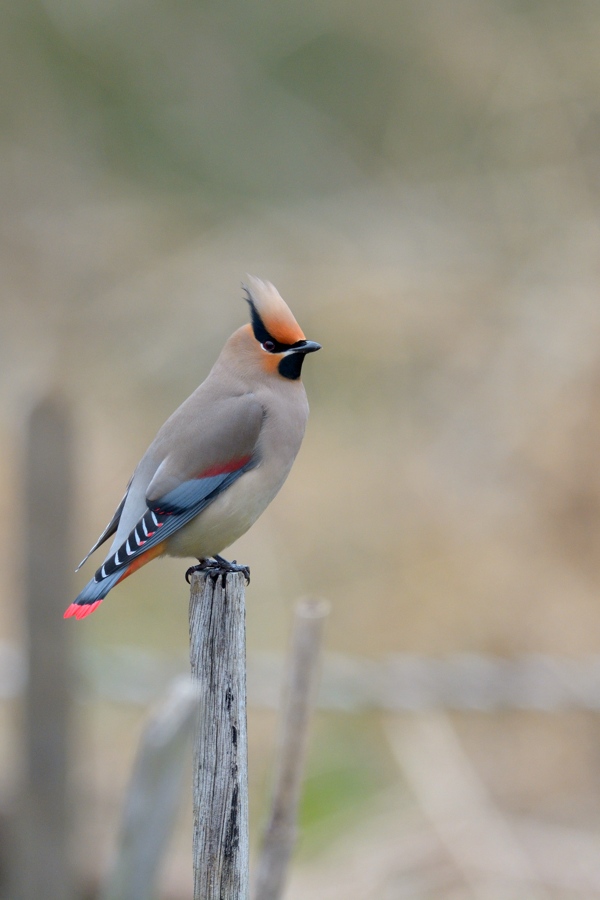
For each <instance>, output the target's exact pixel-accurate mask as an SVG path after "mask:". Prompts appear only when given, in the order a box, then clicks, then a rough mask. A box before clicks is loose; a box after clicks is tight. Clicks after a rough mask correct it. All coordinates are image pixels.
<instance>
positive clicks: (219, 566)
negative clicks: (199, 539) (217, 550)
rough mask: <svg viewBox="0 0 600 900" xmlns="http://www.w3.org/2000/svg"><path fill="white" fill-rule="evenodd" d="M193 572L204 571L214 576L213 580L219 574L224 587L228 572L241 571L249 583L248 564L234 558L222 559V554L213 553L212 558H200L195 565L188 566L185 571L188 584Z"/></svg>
mask: <svg viewBox="0 0 600 900" xmlns="http://www.w3.org/2000/svg"><path fill="white" fill-rule="evenodd" d="M194 572H205V573H206V574H207V575H209V576H210V577H211V578H214V579H215V581H216V580H217V578H219V576H221V579H222V580H221V584H222V586H223V587H225V582H226V580H227V576H228V575H229V573H230V572H241V573H242V575H243V576H244V578H245V579H246V584H250V568H249V566H243V565H241V564H240V563H238V562H237V560H235V559H234V560H232V562H229V560H227V559H223V557H222V556H217V555H215V556H214V558H213V559H201V560H200V562H199V563H198V565H197V566H190V568H189V569H188V570H187V572H186V573H185V580H186V581H187V583H188V584H189V583H190V578H191V577H192V574H193V573H194Z"/></svg>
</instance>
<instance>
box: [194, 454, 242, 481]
mask: <svg viewBox="0 0 600 900" xmlns="http://www.w3.org/2000/svg"><path fill="white" fill-rule="evenodd" d="M250 458H251V457H250V456H240V458H239V459H232V460H230V461H229V462H226V463H225V464H218V465H216V466H211V467H210V469H205V470H204V471H203V472H201V473H200V474H199V475H196V478H214V477H215V475H228V474H229V473H230V472H237V471H238V469H241V468H242V467H243V466H245V465H247V464H248V463H249V462H250Z"/></svg>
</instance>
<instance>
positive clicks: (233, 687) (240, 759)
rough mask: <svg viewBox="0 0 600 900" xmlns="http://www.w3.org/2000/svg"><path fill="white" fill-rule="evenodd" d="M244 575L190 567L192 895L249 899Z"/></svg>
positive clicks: (197, 898) (196, 898)
mask: <svg viewBox="0 0 600 900" xmlns="http://www.w3.org/2000/svg"><path fill="white" fill-rule="evenodd" d="M245 618H246V616H245V591H244V577H243V575H241V574H239V573H232V574H229V575H227V576H226V579H225V584H224V585H223V584H222V579H221V578H218V579H217V580H216V581H215V580H213V579H212V578H210V577H208V576H206V575H205V574H204V573H195V574H194V575H193V576H192V580H191V593H190V662H191V669H192V677H193V678H194V679H197V680H198V681H199V683H200V690H201V692H202V714H201V716H200V720H199V723H198V730H197V733H196V738H195V742H194V778H193V789H194V798H193V802H194V844H193V853H194V900H247V898H248V740H247V731H246V634H245V624H246V623H245Z"/></svg>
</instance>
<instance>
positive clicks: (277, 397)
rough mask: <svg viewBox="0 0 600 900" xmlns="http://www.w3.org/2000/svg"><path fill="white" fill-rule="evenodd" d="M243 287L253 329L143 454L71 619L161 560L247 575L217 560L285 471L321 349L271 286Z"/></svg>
mask: <svg viewBox="0 0 600 900" xmlns="http://www.w3.org/2000/svg"><path fill="white" fill-rule="evenodd" d="M243 287H244V291H245V294H246V300H247V301H248V304H249V306H250V319H251V322H250V324H249V325H244V326H242V328H239V329H238V330H237V331H235V332H234V333H233V334H232V335H231V337H230V338H229V340H228V341H227V342H226V344H225V346H224V347H223V350H222V351H221V354H220V356H219V357H218V359H217V361H216V363H215V364H214V366H213V368H212V369H211V371H210V373H209V375H208V377H207V378H206V380H205V381H204V382H203V383H202V384H201V385H200V387H199V388H197V389H196V390H195V391H194V393H193V394H192V395H191V396H190V397H188V399H187V400H186V401H185V402H184V403H182V405H181V406H180V407H179V409H177V410H176V411H175V412H174V413H173V415H172V416H171V417H170V418H169V419H167V421H166V422H165V424H164V425H163V426H162V428H161V429H160V431H159V432H158V434H157V435H156V437H155V439H154V441H153V442H152V444H151V445H150V447H149V448H148V450H147V451H146V453H145V454H144V456H143V457H142V459H141V461H140V463H139V464H138V466H137V468H136V470H135V472H134V473H133V476H132V478H131V481H130V482H129V485H128V486H127V490H126V491H125V496H124V497H123V499H122V500H121V502H120V503H119V505H118V507H117V510H116V512H115V514H114V516H113V517H112V519H111V520H110V522H109V523H108V525H107V526H106V528H105V529H104V531H103V532H102V534H101V535H100V537H99V538H98V540H97V541H96V543H95V544H94V546H93V547H92V549H91V550H90V552H89V553H88V554H87V556H86V557H85V558H84V559H83V561H82V562H81V563H80V565H79V567H78V568H80V567H81V566H82V565H83V563H84V562H85V561H86V560H87V558H88V557H89V556H90V554H92V553H93V552H94V551H95V550H97V549H98V547H100V546H101V544H103V543H104V542H105V541H106V540H107V539H108V538H109V537H112V535H114V539H113V542H112V545H111V548H110V550H109V552H108V555H107V557H106V559H105V560H104V562H103V563H102V565H101V566H100V568H99V569H98V571H97V572H96V574H95V575H94V577H93V578H92V579H91V581H89V582H88V584H87V585H86V586H85V587H84V589H83V590H82V591H81V593H80V594H79V596H78V597H77V599H76V600H75V602H74V603H72V604H71V605H70V606H69V608H68V609H67V611H66V612H65V618H69V617H71V616H74V617H75V618H77V619H82V618H84V617H85V616H87V615H89V614H90V613H91V612H93V611H94V610H95V609H96V608H97V607H98V606H99V604H100V603H101V602H102V600H103V599H104V597H106V595H107V594H108V592H109V591H110V590H111V588H113V587H114V586H115V585H116V584H119V582H121V581H123V579H125V578H127V577H128V576H129V575H131V574H132V573H133V572H135V571H136V570H137V569H139V568H140V567H141V566H143V565H145V564H146V563H147V562H150V560H152V559H154V558H155V557H157V556H163V555H168V556H182V557H185V556H191V557H195V558H196V559H197V560H198V561H199V563H200V565H199V566H197V567H195V568H201V569H205V570H207V571H208V572H209V573H211V574H213V575H220V574H223V573H226V572H228V571H243V572H244V573H245V574H246V575H248V570H247V568H246V567H244V566H238V565H237V564H235V563H229V562H227V560H224V559H223V558H222V557H221V556H219V554H220V553H221V551H222V550H224V549H225V548H226V547H228V546H229V545H230V544H232V543H233V542H234V541H235V540H237V538H239V537H240V536H241V535H242V534H244V533H245V532H246V531H247V530H248V529H249V528H250V526H251V525H252V524H253V523H254V522H255V521H256V519H257V518H258V517H259V516H260V514H261V513H262V512H263V510H265V509H266V507H267V506H268V505H269V503H270V502H271V500H272V499H273V497H274V496H275V494H276V493H277V492H278V490H279V488H280V487H281V486H282V484H283V482H284V481H285V479H286V478H287V476H288V474H289V471H290V469H291V467H292V463H293V462H294V459H295V457H296V454H297V453H298V450H299V449H300V444H301V443H302V438H303V436H304V429H305V427H306V420H307V417H308V403H307V400H306V392H305V390H304V386H303V384H302V382H301V380H300V375H301V371H302V363H303V362H304V358H305V356H306V354H307V353H313V352H314V351H315V350H319V349H320V344H317V343H315V342H314V341H307V340H306V338H305V337H304V334H303V332H302V330H301V328H300V326H299V325H298V323H297V322H296V320H295V318H294V316H293V315H292V312H291V310H290V309H289V307H288V306H287V304H286V303H285V302H284V301H283V299H282V298H281V296H280V295H279V293H278V292H277V290H276V289H275V288H274V287H273V285H272V284H269V282H264V281H260V280H259V279H258V278H249V279H248V285H247V286H246V285H244V286H243ZM190 571H192V570H188V573H187V574H188V576H189V572H190Z"/></svg>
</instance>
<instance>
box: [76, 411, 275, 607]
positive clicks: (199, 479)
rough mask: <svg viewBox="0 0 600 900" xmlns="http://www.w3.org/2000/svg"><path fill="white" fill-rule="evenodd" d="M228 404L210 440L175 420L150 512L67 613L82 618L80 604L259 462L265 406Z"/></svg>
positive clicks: (149, 497)
mask: <svg viewBox="0 0 600 900" xmlns="http://www.w3.org/2000/svg"><path fill="white" fill-rule="evenodd" d="M232 401H236V402H232ZM242 401H245V402H242ZM225 406H226V409H227V416H226V417H224V418H222V419H217V421H216V422H215V421H213V425H212V429H211V431H212V433H211V435H210V440H207V439H206V433H205V432H204V435H203V434H202V426H201V424H199V425H198V426H197V428H198V430H199V431H200V432H201V433H200V435H199V436H198V440H197V443H196V446H195V447H194V446H190V445H189V438H190V435H189V433H188V434H187V438H188V442H186V441H185V437H186V434H185V432H186V427H179V426H180V424H181V423H177V422H175V423H172V435H171V437H172V441H171V442H170V443H171V446H172V452H170V453H168V454H167V456H166V457H165V459H164V460H163V462H162V463H161V465H160V466H159V467H158V469H157V470H156V474H155V476H154V477H153V478H152V480H151V481H150V484H149V486H148V489H147V492H146V508H145V511H144V512H143V514H142V515H141V516H140V517H139V519H138V520H137V523H136V524H135V526H134V527H133V528H132V529H131V531H130V532H129V533H128V535H127V537H126V539H125V540H124V541H123V542H122V543H120V545H119V546H118V548H117V549H116V550H114V547H113V548H111V549H112V550H113V551H114V552H111V553H110V554H109V556H108V557H107V559H106V560H105V561H104V563H103V564H102V566H101V567H100V568H99V569H98V571H97V572H96V574H95V575H94V577H93V578H92V580H91V581H90V582H89V583H88V584H87V585H86V587H85V588H84V589H83V591H82V592H81V593H80V595H79V596H78V597H77V599H76V600H75V602H74V603H73V604H71V606H70V607H69V609H68V610H67V614H68V615H77V617H81V615H80V614H83V612H84V611H83V610H79V609H78V607H81V606H85V607H91V606H92V605H95V606H97V604H98V603H99V602H100V600H102V599H103V598H104V597H105V596H106V594H107V593H108V592H109V590H110V589H111V588H112V587H114V586H115V584H117V583H118V582H119V581H121V580H122V579H123V578H125V577H126V576H127V575H129V574H131V572H132V571H135V569H137V568H138V567H139V566H140V565H143V564H144V562H146V561H147V560H149V559H151V558H153V557H154V556H156V555H158V552H159V545H162V544H163V543H164V541H165V539H166V538H168V537H170V536H171V535H172V534H174V533H175V532H176V531H178V530H179V529H180V528H182V527H183V526H184V525H186V524H187V523H188V522H190V521H191V520H192V519H193V518H195V516H197V515H198V514H199V513H200V512H202V510H203V509H205V508H206V507H207V506H209V504H210V503H212V502H213V500H214V499H215V498H216V497H218V496H219V494H221V493H222V492H223V491H225V490H226V489H227V488H228V487H229V485H231V484H233V482H234V481H236V480H237V479H238V478H240V477H241V476H242V475H243V474H244V473H245V472H247V471H249V470H250V469H252V468H254V467H255V466H256V465H257V464H258V463H259V461H260V460H259V457H258V454H257V442H258V436H259V434H260V429H261V426H262V421H263V410H262V406H261V405H260V403H259V402H258V401H256V400H255V399H254V398H252V399H250V398H248V397H246V398H241V397H236V398H231V400H230V401H228V402H227V403H226V405H225ZM188 424H189V422H188ZM158 438H160V433H159V436H158ZM159 445H160V441H159ZM153 446H154V445H153ZM227 447H229V450H228V452H227V451H226V448H227ZM151 449H152V448H151ZM95 606H94V608H95ZM90 611H91V610H90Z"/></svg>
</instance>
